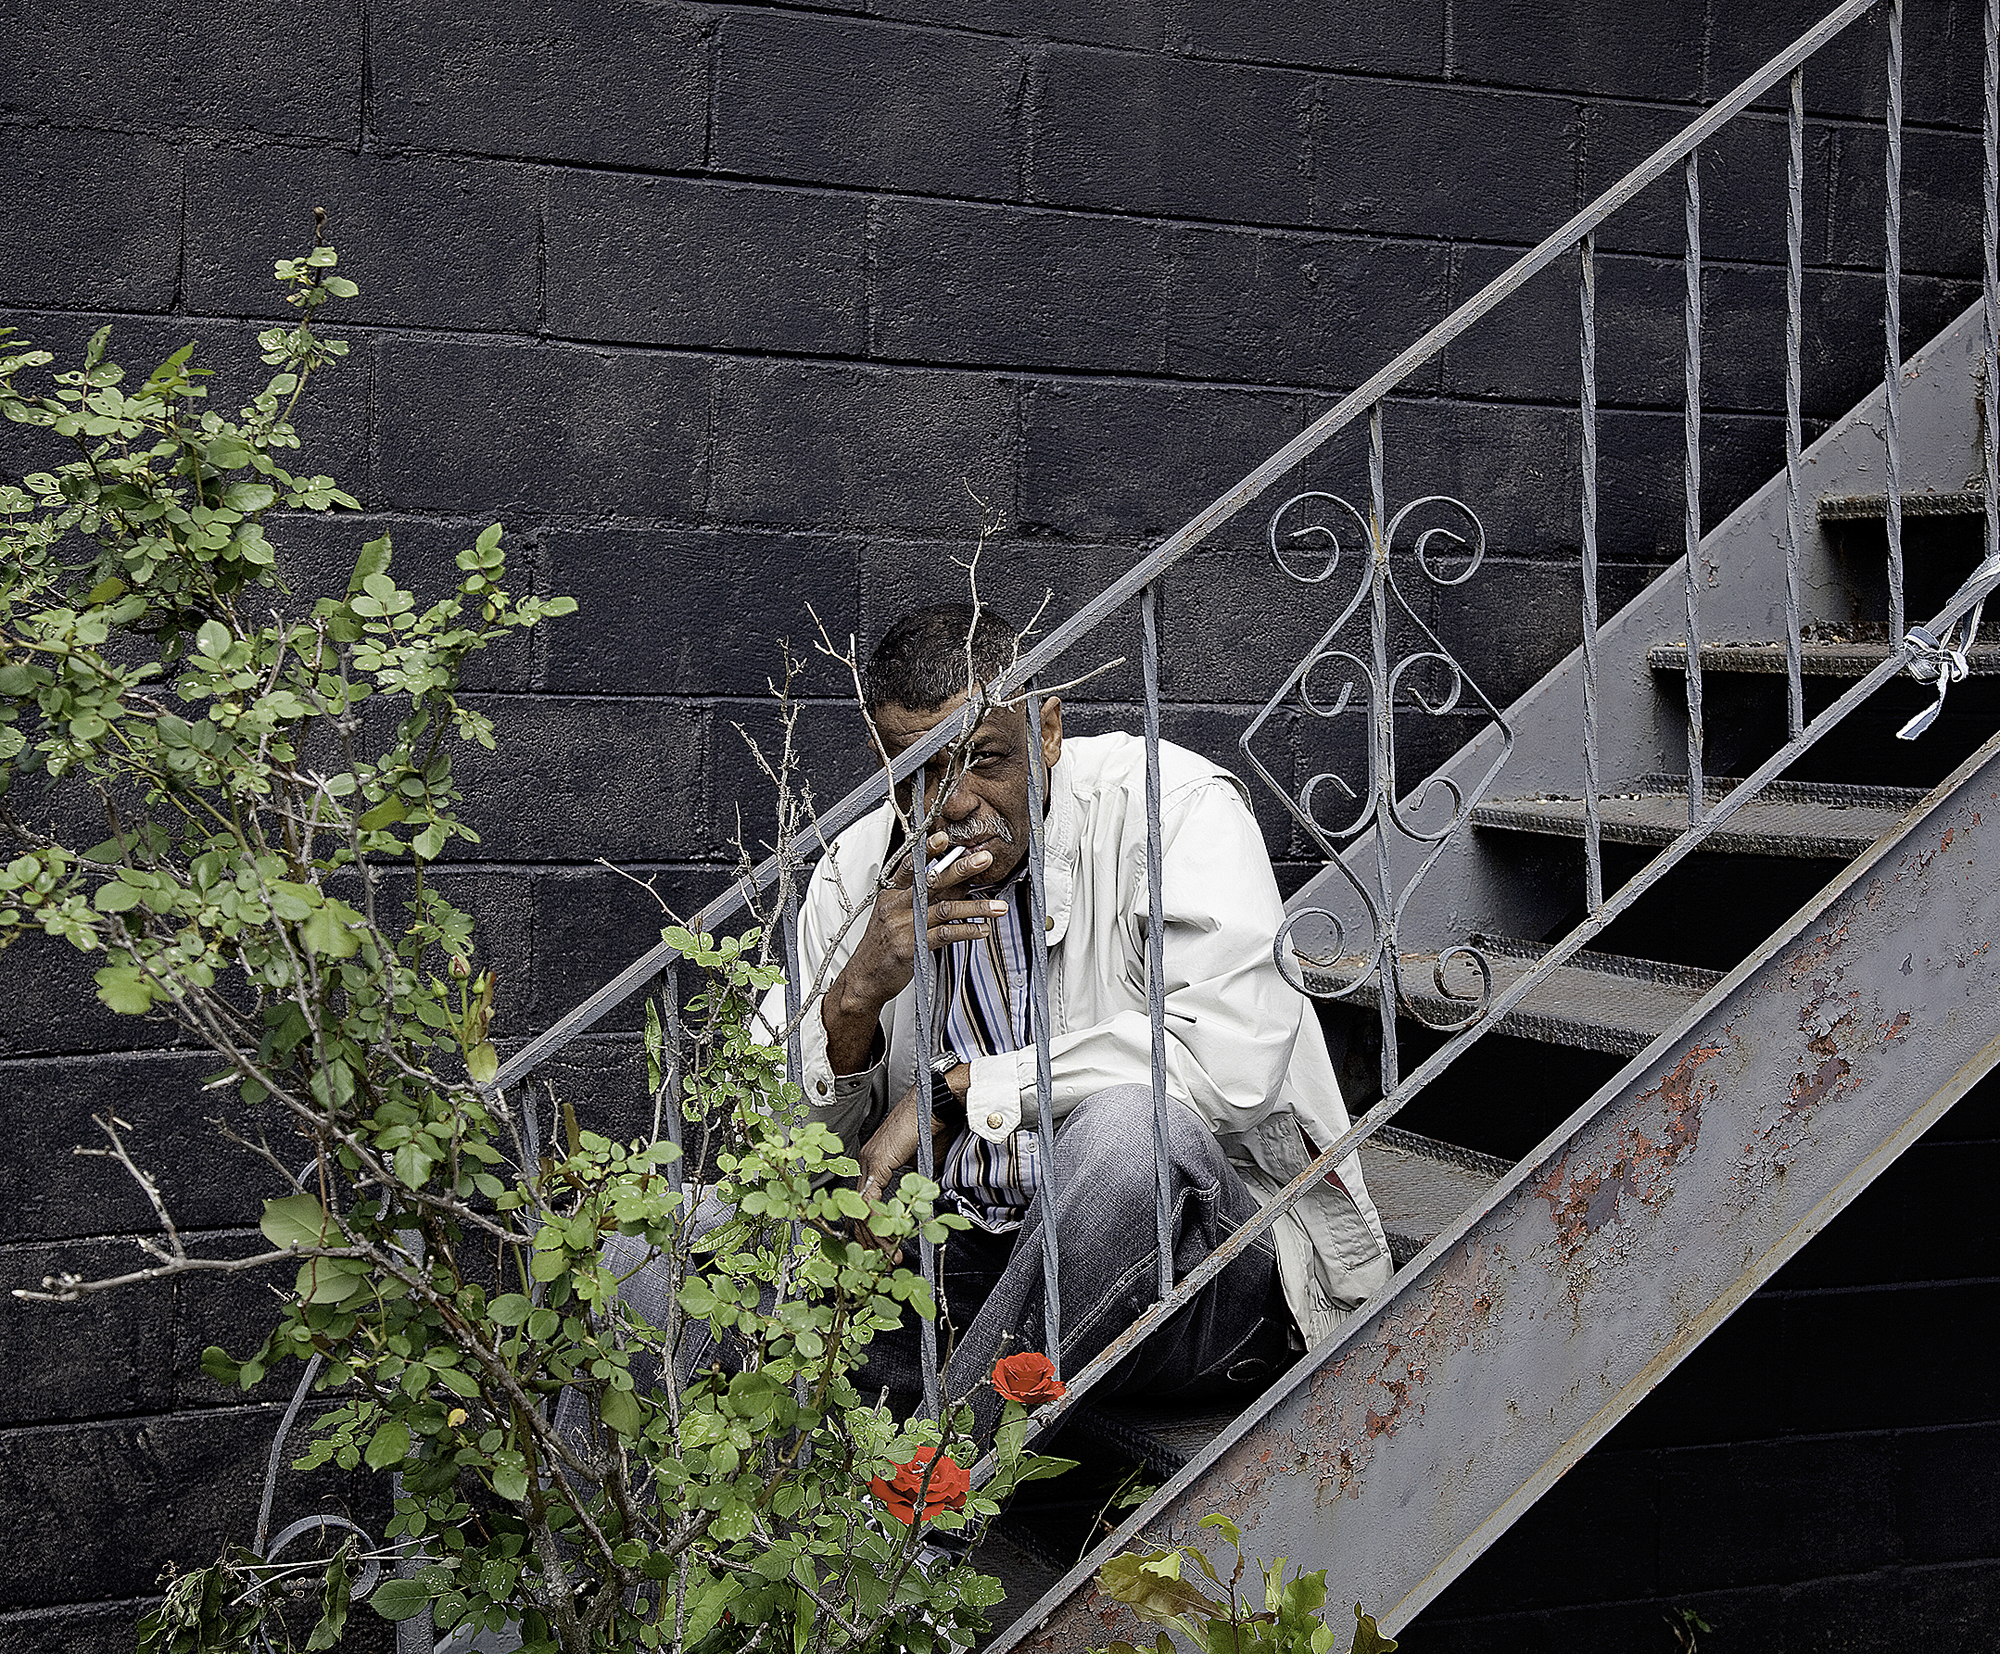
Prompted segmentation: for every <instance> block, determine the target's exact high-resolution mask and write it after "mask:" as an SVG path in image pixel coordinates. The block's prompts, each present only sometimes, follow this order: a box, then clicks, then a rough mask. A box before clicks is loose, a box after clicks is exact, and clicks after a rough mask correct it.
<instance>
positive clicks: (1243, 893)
mask: <svg viewBox="0 0 2000 1654" xmlns="http://www.w3.org/2000/svg"><path fill="white" fill-rule="evenodd" d="M1160 782H1161V808H1160V825H1161V838H1162V844H1163V850H1164V858H1163V863H1162V871H1163V875H1164V877H1163V882H1162V893H1163V896H1164V898H1165V903H1166V909H1167V932H1166V937H1165V943H1164V951H1165V960H1166V977H1167V1001H1166V1033H1167V1043H1166V1051H1167V1089H1168V1090H1169V1091H1170V1092H1171V1093H1172V1094H1173V1095H1174V1096H1176V1097H1178V1098H1181V1099H1182V1100H1183V1101H1185V1102H1188V1103H1191V1104H1192V1105H1193V1106H1194V1108H1195V1109H1196V1111H1197V1112H1198V1113H1199V1114H1200V1115H1201V1117H1202V1119H1203V1120H1205V1121H1206V1122H1207V1123H1208V1125H1209V1128H1210V1129H1211V1130H1212V1131H1213V1132H1214V1133H1215V1135H1216V1138H1217V1140H1218V1141H1219V1142H1220V1143H1221V1145H1222V1147H1223V1150H1224V1152H1225V1153H1226V1154H1227V1155H1228V1157H1229V1159H1230V1162H1231V1164H1233V1165H1234V1166H1235V1167H1236V1169H1237V1170H1238V1171H1239V1172H1240V1173H1241V1174H1242V1176H1243V1179H1244V1181H1245V1182H1246V1183H1247V1184H1248V1185H1249V1187H1250V1189H1251V1191H1252V1193H1254V1194H1255V1195H1256V1197H1257V1199H1258V1200H1259V1202H1260V1203H1261V1202H1263V1201H1267V1200H1269V1199H1270V1198H1271V1196H1273V1195H1274V1194H1276V1193H1277V1191H1278V1189H1279V1188H1280V1187H1281V1186H1282V1185H1283V1184H1285V1183H1286V1182H1289V1181H1290V1179H1291V1178H1292V1177H1293V1176H1295V1175H1296V1174H1297V1173H1298V1172H1299V1171H1300V1170H1301V1169H1302V1168H1303V1167H1304V1166H1305V1164H1306V1162H1307V1160H1308V1159H1309V1158H1310V1154H1309V1153H1308V1149H1307V1144H1306V1141H1305V1139H1306V1138H1310V1140H1311V1143H1312V1145H1313V1149H1312V1152H1314V1153H1316V1152H1317V1151H1318V1149H1319V1148H1322V1147H1324V1146H1325V1145H1326V1144H1328V1143H1330V1142H1332V1141H1333V1140H1334V1138H1335V1137H1337V1136H1338V1135H1339V1134H1340V1133H1341V1132H1343V1131H1345V1130H1346V1129H1347V1125H1348V1119H1347V1110H1346V1108H1345V1107H1344V1106H1343V1105H1342V1103H1341V1099H1340V1089H1339V1085H1338V1083H1337V1082H1336V1081H1335V1079H1334V1074H1333V1064H1332V1062H1331V1060H1330V1059H1329V1057H1328V1055H1327V1049H1326V1039H1325V1036H1324V1035H1323V1034H1322V1033H1321V1032H1320V1026H1319V1019H1318V1017H1317V1016H1316V1015H1314V1014H1313V1012H1312V1010H1311V1008H1310V1006H1309V1005H1308V1004H1307V1002H1306V1000H1305V998H1304V997H1303V996H1302V995H1300V994H1299V993H1298V992H1297V991H1296V990H1294V989H1293V988H1292V987H1291V986H1290V984H1288V983H1287V982H1286V981H1285V980H1284V978H1283V977H1282V976H1281V975H1280V974H1279V973H1278V968H1277V964H1276V962H1275V960H1274V958H1273V956H1272V941H1273V938H1274V937H1275V936H1276V934H1277V930H1278V927H1279V925H1280V924H1281V923H1282V922H1283V920H1284V904H1283V903H1282V902H1281V901H1280V900H1279V897H1278V886H1277V880H1276V878H1275V877H1274V876H1273V874H1272V871H1271V862H1270V857H1269V856H1268V855H1267V854H1266V852H1265V849H1264V844H1263V838H1262V835H1261V834H1260V833H1259V831H1258V828H1257V824H1256V821H1255V820H1254V818H1253V817H1252V816H1251V814H1250V809H1249V805H1248V803H1247V802H1246V800H1245V798H1244V796H1243V791H1242V784H1241V783H1240V782H1238V781H1237V780H1236V778H1235V777H1234V776H1232V775H1230V774H1229V772H1228V771H1226V770H1223V769H1219V768H1217V767H1216V766H1215V765H1214V764H1211V763H1210V762H1208V760H1206V759H1204V758H1201V757H1199V756H1198V755H1196V754H1194V753H1192V752H1188V751H1186V750H1184V749H1183V748H1180V747H1176V746H1171V745H1169V744H1167V743H1166V742H1162V743H1161V744H1160ZM1145 786H1146V762H1145V746H1144V743H1143V742H1141V741H1140V740H1138V739H1137V738H1136V737H1134V736H1130V735H1094V736H1082V737H1078V738H1075V739H1071V740H1066V741H1064V743H1063V748H1062V756H1061V758H1060V759H1059V760H1058V761H1057V763H1056V764H1055V766H1054V768H1053V769H1052V770H1051V771H1050V772H1049V810H1048V814H1047V817H1046V818H1045V819H1046V845H1047V868H1048V924H1047V930H1048V940H1049V978H1048V981H1049V1000H1050V1007H1051V1013H1052V1014H1051V1017H1050V1022H1049V1028H1050V1034H1051V1038H1050V1041H1049V1058H1050V1065H1051V1068H1052V1070H1053V1074H1054V1088H1053V1111H1054V1114H1055V1116H1056V1118H1057V1119H1058V1120H1060V1119H1061V1118H1062V1117H1063V1116H1064V1115H1066V1114H1067V1113H1068V1112H1069V1111H1070V1110H1071V1109H1073V1108H1074V1107H1076V1105H1077V1104H1078V1103H1080V1102H1082V1101H1083V1100H1084V1099H1085V1098H1087V1097H1089V1096H1092V1095H1093V1094H1095V1093H1096V1092H1099V1091H1102V1090H1104V1089H1105V1088H1106V1087H1107V1086H1113V1085H1121V1084H1128V1083H1138V1084H1142V1085H1143V1084H1149V1083H1150V1081H1151V1074H1152V1034H1151V1025H1150V1022H1149V1020H1148V1016H1147V1006H1146V919H1147V893H1146V793H1145ZM894 819H895V818H894V814H893V812H892V811H891V810H890V808H889V806H888V805H887V804H886V803H884V805H883V806H882V808H881V809H880V810H878V811H876V812H875V813H874V814H872V815H869V816H866V817H864V818H863V819H862V820H860V821H858V822H856V823H855V824H854V826H852V827H850V828H849V829H848V830H847V831H846V832H845V833H842V834H841V835H840V837H839V839H838V840H837V841H836V842H835V844H834V846H833V848H832V850H831V851H829V853H828V854H827V855H826V856H824V857H823V858H822V859H821V861H820V863H819V866H818V867H817V868H815V869H814V871H813V876H812V879H811V882H810V884H809V885H808V887H807V891H806V896H805V900H804V902H803V903H802V904H801V912H800V917H799V933H800V934H799V941H800V948H801V952H802V956H803V957H802V960H801V963H802V965H803V967H804V975H805V978H806V983H807V985H808V991H810V990H811V988H813V987H818V988H824V987H825V986H827V985H828V984H830V983H831V982H832V980H833V978H834V977H835V975H837V974H838V972H839V970H840V968H841V966H842V965H843V964H845V962H846V960H847V958H848V956H849V955H850V954H851V953H852V952H853V950H854V948H855V947H856V945H857V944H858V943H859V942H860V939H861V932H862V929H863V927H864V925H865V922H866V920H865V913H864V910H865V907H866V904H867V903H868V901H869V900H870V898H871V897H872V894H873V892H874V890H875V888H876V882H877V879H878V878H879V876H880V873H881V869H882V863H883V860H884V857H885V855H886V853H887V851H888V847H889V844H890V841H891V833H892V827H893V823H894ZM851 916H856V917H853V918H852V922H851V923H850V922H849V920H850V917H851ZM835 938H838V940H837V942H836V943H835V945H834V946H833V948H832V951H831V953H829V942H830V940H832V939H835ZM915 1001H916V994H915V990H914V988H913V987H912V988H906V989H904V990H903V992H902V993H901V994H899V995H898V996H897V997H896V998H895V999H894V1000H893V1001H892V1002H891V1003H890V1004H889V1005H887V1006H885V1007H884V1008H883V1013H882V1032H883V1035H884V1043H883V1044H882V1046H880V1047H878V1049H880V1050H882V1051H884V1052H885V1055H884V1056H883V1058H882V1060H880V1061H879V1062H877V1063H876V1065H875V1066H874V1067H873V1068H871V1069H869V1070H868V1071H867V1072H865V1073H861V1074H852V1075H845V1076H836V1075H835V1074H834V1072H833V1069H832V1066H831V1064H830V1063H829V1062H828V1060H827V1055H826V1030H825V1028H824V1026H823V1025H822V1024H821V1022H820V1019H819V1015H818V1012H817V1010H814V1011H812V1012H810V1013H809V1014H808V1015H807V1016H806V1018H805V1019H804V1023H803V1026H802V1028H801V1030H800V1034H801V1040H800V1044H801V1057H802V1064H803V1079H804V1083H805V1089H806V1100H807V1102H808V1104H809V1105H810V1106H811V1109H812V1112H813V1114H814V1116H815V1118H817V1119H819V1120H822V1121H824V1122H825V1124H826V1125H828V1126H829V1127H831V1128H832V1129H833V1130H834V1131H835V1132H837V1133H838V1134H839V1135H840V1137H841V1139H842V1141H843V1142H845V1143H846V1144H847V1145H848V1146H849V1148H850V1149H851V1150H852V1149H858V1148H859V1147H860V1146H861V1144H862V1143H863V1142H864V1141H866V1138H867V1134H868V1133H869V1132H870V1131H871V1130H872V1129H873V1128H874V1126H875V1125H876V1123H877V1122H878V1121H879V1120H880V1119H881V1118H882V1116H883V1114H884V1113H885V1112H886V1110H887V1109H888V1108H889V1106H890V1105H891V1103H892V1102H893V1101H895V1099H896V1098H898V1097H900V1096H901V1095H902V1094H903V1092H904V1091H905V1090H906V1089H907V1088H908V1086H909V1085H910V1084H911V1082H912V1079H913V1077H914V1064H915V1061H916V1010H915ZM773 1008H774V1010H775V1008H776V1007H775V1005H774V1007H773ZM966 1113H967V1119H968V1122H969V1124H970V1125H971V1127H972V1129H973V1130H974V1131H976V1132H978V1133H979V1134H980V1135H981V1136H982V1137H986V1138H988V1139H991V1140H993V1141H996V1142H997V1141H1000V1140H1002V1139H1004V1138H1005V1137H1006V1136H1007V1134H1008V1133H1010V1132H1012V1131H1014V1130H1016V1129H1018V1128H1019V1127H1021V1126H1023V1125H1028V1126H1032V1125H1033V1124H1034V1123H1035V1122H1036V1119H1037V1101H1036V1090H1035V1051H1034V1048H1033V1046H1029V1047H1028V1048H1027V1049H1025V1050H1021V1051H1012V1052H1006V1053H1003V1054H1001V1055H999V1056H992V1057H982V1058H980V1059H979V1060H978V1061H976V1062H974V1063H973V1064H972V1080H971V1091H970V1095H969V1096H968V1098H967V1101H966ZM1302 1131H1303V1134H1304V1135H1303V1137H1302V1136H1301V1132H1302ZM1339 1171H1340V1182H1341V1183H1342V1184H1344V1185H1345V1192H1343V1190H1342V1189H1340V1188H1338V1187H1335V1186H1334V1185H1333V1184H1331V1183H1328V1182H1324V1181H1323V1182H1321V1183H1319V1184H1318V1185H1316V1186H1315V1187H1314V1189H1313V1190H1312V1192H1311V1193H1309V1194H1307V1195H1305V1196H1303V1197H1302V1198H1301V1199H1300V1200H1299V1201H1298V1203H1297V1204H1296V1205H1294V1206H1293V1207H1292V1209H1291V1210H1290V1211H1288V1212H1286V1213H1285V1214H1284V1215H1283V1216H1282V1217H1280V1218H1279V1219H1278V1221H1277V1223H1276V1225H1275V1226H1274V1228H1273V1238H1274V1240H1275V1242H1276V1247H1277V1254H1278V1268H1279V1272H1280V1276H1281V1278H1282V1281H1283V1284H1284V1291H1285V1300H1286V1303H1287V1304H1288V1305H1289V1306H1290V1308H1291V1311H1292V1314H1293V1316H1294V1318H1295V1319H1296V1320H1297V1321H1298V1324H1299V1327H1300V1329H1301V1331H1302V1332H1303V1333H1304V1334H1305V1336H1306V1339H1307V1341H1308V1343H1317V1342H1318V1341H1319V1340H1320V1339H1322V1338H1324V1337H1325V1336H1326V1335H1327V1334H1328V1333H1330V1332H1331V1331H1332V1330H1333V1328H1334V1327H1335V1326H1336V1325H1337V1324H1338V1322H1339V1321H1340V1319H1341V1317H1342V1316H1343V1315H1344V1314H1345V1312H1346V1311H1348V1310H1350V1309H1352V1308H1354V1307H1355V1306H1356V1305H1357V1304H1359V1303H1360V1302H1361V1301H1362V1300H1363V1299H1365V1298H1367V1297H1369V1296H1370V1295H1371V1294H1373V1293H1374V1292H1375V1291H1377V1290H1378V1289H1379V1288H1380V1287H1382V1286H1383V1285H1385V1284H1386V1283H1387V1281H1388V1279H1389V1276H1390V1273H1391V1266H1390V1260H1389V1248H1388V1244H1387V1242H1386V1241H1385V1240H1384V1238H1383V1235H1382V1224H1381V1220H1380V1219H1379V1218H1378V1217H1377V1216H1376V1213H1375V1208H1374V1205H1373V1203H1372V1202H1371V1201H1370V1200H1369V1198H1368V1192H1367V1190H1366V1189H1365V1188H1364V1187H1363V1186H1362V1181H1361V1167H1360V1164H1359V1163H1358V1161H1357V1159H1356V1157H1355V1156H1353V1155H1349V1156H1348V1157H1347V1158H1346V1159H1345V1160H1343V1161H1342V1162H1341V1163H1340V1168H1339Z"/></svg>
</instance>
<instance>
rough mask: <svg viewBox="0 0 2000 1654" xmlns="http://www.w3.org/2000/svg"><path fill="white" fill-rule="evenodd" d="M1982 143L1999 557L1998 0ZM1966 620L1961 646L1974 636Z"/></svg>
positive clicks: (1991, 476)
mask: <svg viewBox="0 0 2000 1654" xmlns="http://www.w3.org/2000/svg"><path fill="white" fill-rule="evenodd" d="M1985 21H1986V66H1985V103H1986V116H1985V127H1984V135H1985V139H1986V142H1985V146H1984V156H1983V165H1982V167H1981V177H1980V182H1981V186H1982V188H1981V212H1980V227H1981V231H1982V234H1981V237H1980V239H1981V241H1982V242H1983V243H1984V250H1985V254H1986V271H1985V274H1986V291H1985V300H1986V303H1985V311H1986V419H1985V428H1984V430H1983V432H1982V435H1983V436H1984V438H1985V440H1984V441H1983V442H1981V444H1980V474H1981V477H1982V479H1983V480H1984V482H1985V484H1986V560H1987V561H1992V560H1993V559H1996V558H2000V0H1986V18H1985ZM1976 613H1977V611H1975V614H1976ZM1977 630H1978V623H1977V621H1976V620H1974V621H1971V622H1968V624H1967V626H1966V630H1965V636H1964V643H1963V646H1964V647H1965V648H1967V649H1970V648H1971V647H1972V645H1973V643H1974V642H1975V641H1976V640H1975V639H1974V637H1973V633H1974V632H1975V631H1977Z"/></svg>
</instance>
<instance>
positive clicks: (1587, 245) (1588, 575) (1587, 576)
mask: <svg viewBox="0 0 2000 1654" xmlns="http://www.w3.org/2000/svg"><path fill="white" fill-rule="evenodd" d="M1576 250H1577V254H1578V257H1579V259H1580V261H1581V265H1582V280H1581V283H1580V285H1579V287H1578V290H1577V303H1578V306H1579V308H1580V310H1581V311H1582V323H1583V326H1582V332H1581V335H1580V339H1579V343H1578V346H1577V352H1578V356H1579V359H1580V365H1581V367H1582V370H1583V392H1582V401H1581V412H1582V421H1583V456H1582V457H1583V891H1584V901H1585V902H1586V903H1587V904H1588V905H1589V909H1590V911H1591V912H1592V913H1595V912H1596V911H1597V910H1598V909H1599V908H1600V907H1602V906H1603V905H1604V847H1603V825H1602V823H1601V822H1600V821H1599V820H1598V802H1597V798H1598V792H1599V783H1598V774H1597V237H1596V235H1595V234H1594V233H1593V234H1590V235H1586V236H1585V237H1584V238H1583V240H1582V241H1580V242H1578V243H1577V249H1576Z"/></svg>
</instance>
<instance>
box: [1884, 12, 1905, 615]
mask: <svg viewBox="0 0 2000 1654" xmlns="http://www.w3.org/2000/svg"><path fill="white" fill-rule="evenodd" d="M1888 140H1889V143H1888V156H1887V159H1886V160H1885V161H1884V163H1883V165H1884V167H1885V169H1886V176H1885V178H1884V184H1885V186H1886V188H1885V196H1884V199H1885V205H1884V207H1883V209H1882V218H1883V223H1882V232H1883V235H1882V238H1883V242H1884V252H1883V258H1882V351H1883V368H1882V385H1883V392H1884V394H1885V396H1886V397H1887V399H1888V409H1887V415H1888V428H1887V430H1886V432H1885V433H1884V434H1885V436H1886V438H1887V442H1888V471H1887V475H1886V479H1885V484H1886V494H1885V503H1884V512H1885V516H1884V521H1885V522H1886V524H1887V527H1888V532H1889V641H1890V642H1891V643H1897V642H1900V641H1901V640H1902V636H1903V633H1904V631H1905V630H1906V629H1907V627H1908V624H1909V621H1908V616H1907V615H1906V614H1905V613H1904V605H1903V0H1889V118H1888Z"/></svg>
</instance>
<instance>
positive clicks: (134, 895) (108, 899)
mask: <svg viewBox="0 0 2000 1654" xmlns="http://www.w3.org/2000/svg"><path fill="white" fill-rule="evenodd" d="M145 897H146V893H145V892H144V891H143V890H140V889H138V888H137V887H136V886H133V885H129V884H125V883H123V882H121V881H119V880H116V879H114V880H113V881H112V882H111V883H109V884H101V885H99V886H98V887H97V894H96V895H94V896H92V897H91V898H90V905H91V906H92V907H94V908H96V909H97V911H98V912H99V913H125V912H128V911H129V910H130V909H132V908H135V907H137V906H138V905H139V904H140V902H142V901H144V900H145Z"/></svg>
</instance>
